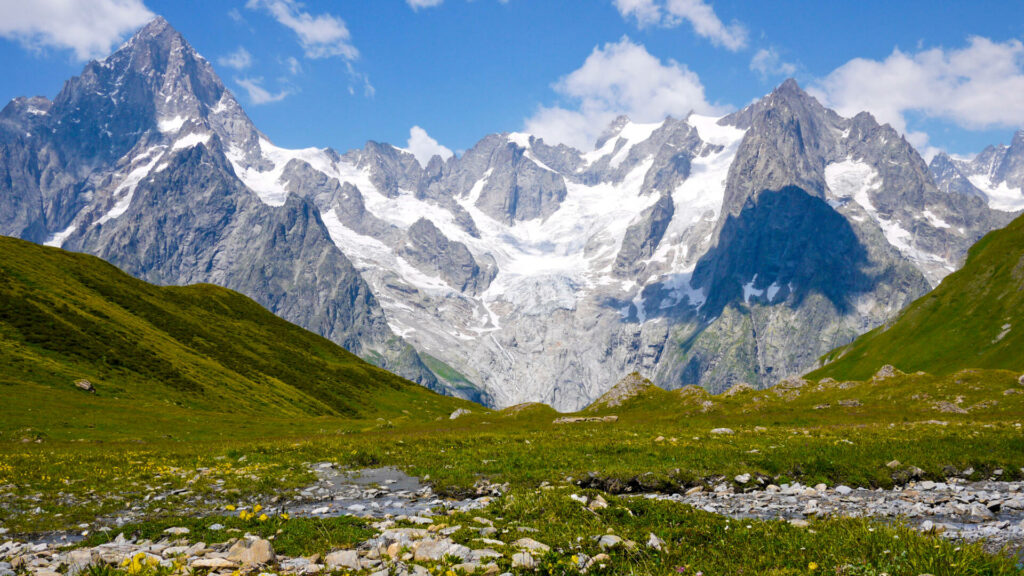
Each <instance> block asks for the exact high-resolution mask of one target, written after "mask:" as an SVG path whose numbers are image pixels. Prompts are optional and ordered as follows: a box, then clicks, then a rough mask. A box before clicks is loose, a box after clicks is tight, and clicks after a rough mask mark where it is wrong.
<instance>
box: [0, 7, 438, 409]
mask: <svg viewBox="0 0 1024 576" xmlns="http://www.w3.org/2000/svg"><path fill="white" fill-rule="evenodd" d="M262 139H265V137H264V136H262V134H260V133H259V131H257V130H256V128H255V127H254V126H253V125H252V123H251V122H250V121H249V118H248V117H247V116H246V115H245V112H243V111H242V109H241V107H240V106H239V105H238V102H237V101H236V100H235V99H234V97H233V96H232V95H231V93H230V92H229V91H228V90H227V89H226V88H225V87H224V85H223V84H222V83H221V81H220V79H219V78H218V77H217V75H216V74H215V73H214V71H213V68H212V66H211V65H210V63H209V62H207V61H206V60H205V59H203V58H202V57H201V56H199V55H198V54H197V53H196V52H195V51H194V50H193V49H192V47H191V46H190V45H189V44H188V43H187V42H186V41H185V39H184V38H182V37H181V35H180V34H178V33H177V32H176V31H175V30H174V29H173V28H171V26H170V25H169V24H168V23H167V22H166V21H165V20H163V19H162V18H158V19H157V20H154V21H153V22H152V23H150V24H149V25H147V26H146V27H145V28H143V29H142V30H141V31H139V32H138V33H137V34H136V35H135V36H134V37H133V38H132V39H131V40H129V41H128V42H127V43H125V44H124V45H123V46H122V47H121V48H120V49H118V50H117V51H116V52H115V53H114V54H112V55H111V56H110V57H108V58H106V59H105V60H102V61H93V62H90V63H89V64H88V65H86V67H85V70H84V71H83V73H82V75H81V76H78V77H75V78H72V79H71V80H69V81H68V82H67V83H66V85H65V86H64V89H63V90H61V92H60V94H59V95H58V96H57V97H56V98H55V99H54V101H53V102H49V101H46V100H45V99H40V98H35V99H16V100H14V101H13V102H11V103H10V104H9V105H8V106H7V107H6V108H4V111H3V112H2V113H0V182H4V183H6V184H7V186H2V188H3V194H0V208H2V209H0V213H2V214H4V215H5V216H4V217H0V233H4V234H9V235H14V236H19V237H21V238H25V239H28V240H33V241H37V242H44V241H45V243H47V244H49V245H53V246H61V247H64V248H67V249H71V250H76V251H81V252H88V253H91V254H95V255H98V256H101V257H102V258H104V259H106V260H108V261H110V262H112V263H114V264H115V265H117V266H119V267H121V268H122V269H124V270H125V271H127V272H129V273H131V274H133V275H135V276H137V277H139V278H142V279H145V280H147V281H150V282H155V283H159V284H191V283H196V282H211V283H215V284H218V285H221V286H225V287H228V288H231V289H234V290H238V291H240V292H243V293H244V294H246V295H248V296H250V297H252V298H253V299H255V300H256V301H257V302H259V303H260V304H262V305H264V306H266V307H267V308H268V309H270V310H271V311H272V312H274V313H276V314H278V315H279V316H281V317H283V318H285V319H287V320H289V321H291V322H294V323H296V324H299V325H300V326H303V327H305V328H307V329H309V330H313V331H315V332H317V333H319V334H321V335H323V336H326V337H327V338H330V339H331V340H333V341H334V342H336V343H338V344H340V345H342V346H344V347H345V348H347V349H348V350H350V351H352V352H353V353H355V354H357V355H359V356H361V357H363V358H367V359H370V360H372V361H373V362H374V363H377V364H379V365H381V366H384V367H386V368H388V369H390V370H392V371H394V372H396V373H398V374H400V375H403V376H405V377H408V378H410V379H413V380H415V381H417V382H419V383H422V384H424V385H427V386H432V387H434V388H439V389H440V385H439V384H438V382H437V380H436V378H435V377H434V376H433V374H432V373H431V371H430V370H429V369H428V368H427V367H426V366H425V365H424V364H423V363H422V361H421V360H420V358H419V356H418V354H417V353H416V351H415V350H413V349H412V347H411V346H409V345H408V344H407V343H405V342H404V341H403V340H401V339H400V338H398V337H396V336H395V334H394V333H393V332H392V331H391V329H390V327H389V326H388V323H387V319H386V317H385V314H384V311H383V310H382V309H381V307H380V305H379V304H378V302H377V300H376V299H375V298H374V295H373V293H372V292H371V290H370V288H369V286H367V285H366V283H365V282H364V281H363V279H362V277H360V275H359V273H358V272H357V271H356V270H355V269H354V268H353V267H352V265H351V263H350V262H349V260H348V259H347V258H346V256H345V255H344V254H343V253H342V252H341V251H340V250H338V249H337V247H336V246H335V245H334V243H333V242H332V241H331V239H330V236H329V234H328V232H327V230H326V229H325V228H324V225H323V222H322V220H321V219H320V216H319V214H318V212H317V210H316V209H315V208H314V207H313V206H311V205H310V204H308V203H307V202H305V201H303V200H301V199H299V198H291V199H290V201H288V202H284V198H283V197H282V201H281V202H275V203H264V202H262V201H261V200H260V199H259V197H258V196H257V194H256V193H254V192H253V191H252V190H250V189H248V188H247V187H246V186H244V185H243V184H242V183H241V182H240V181H239V180H238V178H237V176H236V174H235V171H234V170H235V167H236V166H237V167H238V168H239V169H242V168H255V169H259V168H261V167H262V168H267V165H266V164H265V161H264V160H263V159H262V157H261V155H260V141H261V140H262ZM228 153H230V154H231V158H232V161H233V163H232V162H229V161H228V160H227V156H226V155H227V154H228Z"/></svg>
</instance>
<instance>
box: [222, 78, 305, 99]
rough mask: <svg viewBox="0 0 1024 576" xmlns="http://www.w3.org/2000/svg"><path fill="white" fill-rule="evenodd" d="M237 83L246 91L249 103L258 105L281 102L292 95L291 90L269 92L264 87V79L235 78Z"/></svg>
mask: <svg viewBox="0 0 1024 576" xmlns="http://www.w3.org/2000/svg"><path fill="white" fill-rule="evenodd" d="M235 82H236V83H237V84H238V85H239V86H241V87H242V88H244V89H245V91H246V93H248V95H249V101H250V102H252V103H253V104H256V105H260V104H270V103H272V102H280V101H281V100H284V99H285V98H287V97H288V96H289V95H290V94H291V92H290V91H289V90H281V91H280V92H276V93H275V92H271V91H269V90H267V89H266V88H264V87H263V78H262V77H257V78H235Z"/></svg>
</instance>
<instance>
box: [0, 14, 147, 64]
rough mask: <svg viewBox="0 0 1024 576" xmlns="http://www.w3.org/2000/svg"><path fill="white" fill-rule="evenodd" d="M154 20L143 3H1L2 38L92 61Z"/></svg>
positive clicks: (29, 46)
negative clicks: (68, 52) (70, 53)
mask: <svg viewBox="0 0 1024 576" xmlns="http://www.w3.org/2000/svg"><path fill="white" fill-rule="evenodd" d="M153 17H154V14H153V13H152V12H150V11H149V9H148V8H146V5H145V4H143V2H142V0H93V1H91V2H82V1H81V0H31V1H28V2H26V1H25V0H0V37H3V38H8V39H10V40H15V41H17V42H20V43H21V44H22V45H23V46H25V47H26V48H28V49H30V50H41V49H43V48H57V49H60V50H71V51H72V52H74V54H75V57H76V58H77V59H79V60H88V59H90V58H100V57H103V56H106V55H108V54H109V53H110V52H111V49H112V48H113V47H114V45H115V44H117V43H119V42H120V41H121V40H122V39H123V38H124V37H125V36H126V35H127V34H129V33H131V32H134V31H135V30H136V29H138V28H139V27H141V26H142V25H144V24H145V23H146V22H148V21H150V20H152V19H153Z"/></svg>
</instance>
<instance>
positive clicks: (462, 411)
mask: <svg viewBox="0 0 1024 576" xmlns="http://www.w3.org/2000/svg"><path fill="white" fill-rule="evenodd" d="M472 413H473V412H472V411H471V410H466V409H465V408H459V409H458V410H456V411H455V412H452V414H451V416H449V417H448V419H449V420H455V419H456V418H458V417H459V416H465V415H466V414H472Z"/></svg>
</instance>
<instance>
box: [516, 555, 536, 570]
mask: <svg viewBox="0 0 1024 576" xmlns="http://www.w3.org/2000/svg"><path fill="white" fill-rule="evenodd" d="M535 565H536V562H534V560H533V556H530V555H529V554H527V553H526V552H520V553H518V554H515V555H513V556H512V567H513V568H522V569H524V570H533V567H534V566H535Z"/></svg>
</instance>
